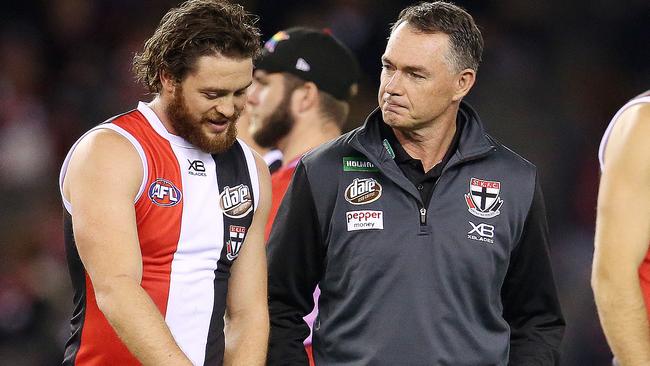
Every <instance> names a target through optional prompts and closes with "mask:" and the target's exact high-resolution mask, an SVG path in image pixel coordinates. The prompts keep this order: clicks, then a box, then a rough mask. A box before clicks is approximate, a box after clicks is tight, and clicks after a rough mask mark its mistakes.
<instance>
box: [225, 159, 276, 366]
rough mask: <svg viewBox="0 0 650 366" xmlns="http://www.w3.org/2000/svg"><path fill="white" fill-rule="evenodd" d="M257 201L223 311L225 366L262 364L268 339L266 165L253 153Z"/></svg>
mask: <svg viewBox="0 0 650 366" xmlns="http://www.w3.org/2000/svg"><path fill="white" fill-rule="evenodd" d="M255 159H256V162H257V171H258V175H259V177H260V200H259V205H258V207H257V211H256V212H255V216H254V217H253V223H252V224H251V226H250V228H249V231H248V234H246V238H245V240H244V245H243V246H242V249H241V252H240V254H239V257H238V258H237V260H236V261H235V263H234V264H233V266H232V269H231V277H230V280H229V282H228V298H227V303H226V305H227V308H226V327H225V333H226V351H225V355H224V365H236V366H238V365H264V364H265V362H266V349H267V344H268V338H269V312H268V300H267V290H266V281H267V272H266V250H265V245H264V227H265V225H266V220H267V217H268V213H269V207H270V205H271V179H270V176H269V171H268V168H267V167H266V163H264V161H263V160H262V158H260V157H259V156H258V155H257V154H255Z"/></svg>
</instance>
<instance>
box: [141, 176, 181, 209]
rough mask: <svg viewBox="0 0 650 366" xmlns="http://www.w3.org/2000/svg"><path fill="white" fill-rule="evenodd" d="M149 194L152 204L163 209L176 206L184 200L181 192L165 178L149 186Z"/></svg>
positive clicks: (158, 179)
mask: <svg viewBox="0 0 650 366" xmlns="http://www.w3.org/2000/svg"><path fill="white" fill-rule="evenodd" d="M148 194H149V199H150V200H151V202H153V203H155V204H156V205H158V206H162V207H170V206H176V205H177V204H178V203H179V202H180V201H181V199H182V198H183V194H182V193H181V190H180V189H178V188H176V186H175V185H174V183H172V182H171V181H169V180H167V179H163V178H157V179H156V180H155V181H153V182H152V183H151V185H149V191H148Z"/></svg>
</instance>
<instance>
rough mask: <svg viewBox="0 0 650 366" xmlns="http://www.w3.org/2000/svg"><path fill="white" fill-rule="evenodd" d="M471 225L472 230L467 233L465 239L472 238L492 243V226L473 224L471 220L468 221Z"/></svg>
mask: <svg viewBox="0 0 650 366" xmlns="http://www.w3.org/2000/svg"><path fill="white" fill-rule="evenodd" d="M468 222H469V224H470V225H471V226H472V230H470V231H469V232H468V233H467V239H472V240H476V241H482V242H486V243H490V244H493V243H494V239H493V238H494V226H492V225H488V224H484V223H479V224H478V225H475V224H474V223H473V222H471V221H468Z"/></svg>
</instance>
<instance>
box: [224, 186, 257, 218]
mask: <svg viewBox="0 0 650 366" xmlns="http://www.w3.org/2000/svg"><path fill="white" fill-rule="evenodd" d="M219 204H220V205H221V209H222V210H223V214H224V215H226V216H228V217H231V218H233V219H239V218H242V217H244V216H246V215H248V213H249V212H251V211H252V210H253V199H252V198H251V193H250V188H248V186H247V185H245V184H240V185H238V186H236V187H232V188H231V187H228V186H226V187H224V189H223V192H221V194H220V195H219Z"/></svg>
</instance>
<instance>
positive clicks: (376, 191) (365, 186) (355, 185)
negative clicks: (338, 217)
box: [345, 178, 382, 205]
mask: <svg viewBox="0 0 650 366" xmlns="http://www.w3.org/2000/svg"><path fill="white" fill-rule="evenodd" d="M381 191H382V188H381V184H379V182H377V181H376V180H375V179H374V178H355V179H354V180H353V181H352V183H351V184H350V185H349V186H348V187H347V188H346V189H345V200H346V201H348V202H350V203H351V204H353V205H365V204H366V203H370V202H375V201H376V200H378V199H379V197H381Z"/></svg>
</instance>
